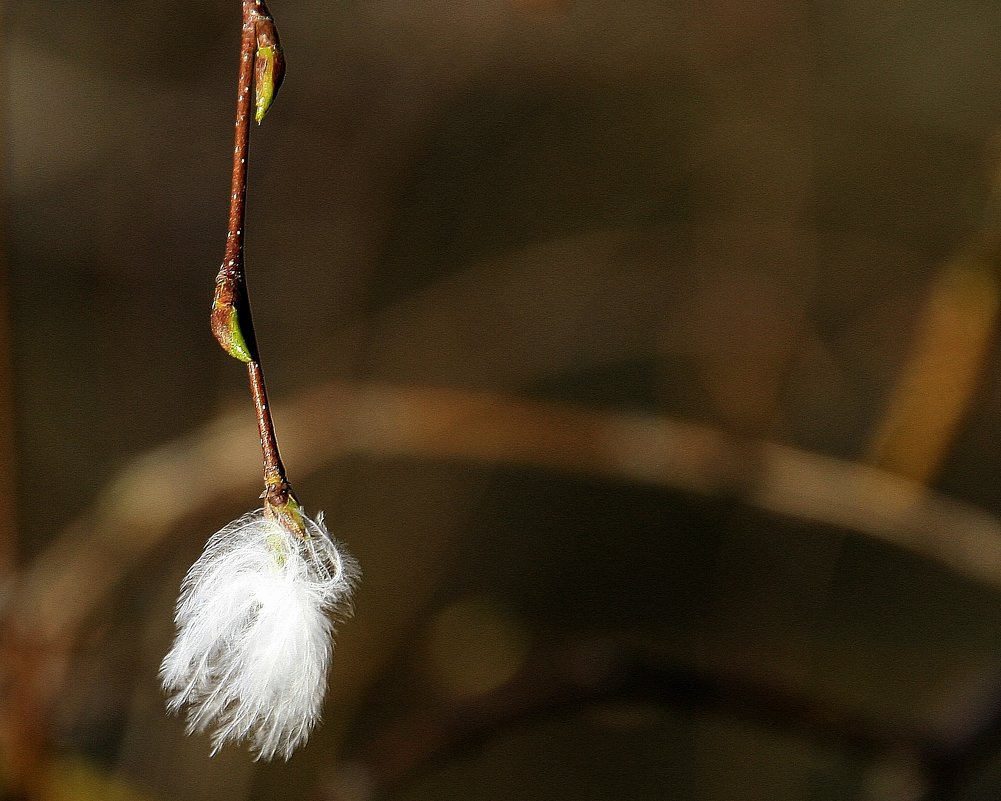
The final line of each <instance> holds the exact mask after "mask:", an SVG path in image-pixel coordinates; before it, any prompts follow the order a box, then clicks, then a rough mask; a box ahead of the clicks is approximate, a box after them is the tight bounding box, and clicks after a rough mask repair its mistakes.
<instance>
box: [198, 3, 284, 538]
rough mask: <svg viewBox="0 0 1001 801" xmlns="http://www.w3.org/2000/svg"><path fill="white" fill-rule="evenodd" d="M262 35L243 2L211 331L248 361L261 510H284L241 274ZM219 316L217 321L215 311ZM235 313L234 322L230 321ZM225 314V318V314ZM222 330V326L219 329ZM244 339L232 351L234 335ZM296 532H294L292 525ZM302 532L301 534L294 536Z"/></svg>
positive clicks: (259, 19) (259, 8)
mask: <svg viewBox="0 0 1001 801" xmlns="http://www.w3.org/2000/svg"><path fill="white" fill-rule="evenodd" d="M262 32H264V33H267V34H271V35H276V34H275V33H274V23H273V22H272V20H271V17H270V14H269V12H268V9H267V6H266V5H265V4H264V3H263V2H262V0H243V30H242V36H241V41H240V74H239V80H238V83H237V97H236V126H235V127H236V133H235V145H234V147H233V181H232V186H231V189H230V203H229V227H228V230H227V233H226V251H225V255H224V256H223V263H222V266H221V267H220V268H219V275H218V277H217V278H216V296H215V303H214V304H213V331H215V333H216V337H217V338H218V339H219V340H220V343H221V344H222V345H223V347H224V348H225V349H226V350H227V351H228V352H230V353H231V354H232V355H236V356H237V358H241V360H243V361H246V363H247V374H248V377H249V379H250V393H251V396H252V398H253V401H254V412H255V414H256V416H257V427H258V431H259V432H260V435H261V453H262V455H263V459H264V484H265V491H264V495H263V497H264V498H265V506H266V507H268V508H269V509H275V508H284V507H286V506H287V505H288V504H289V502H290V501H295V495H294V493H293V491H292V487H291V485H290V484H289V482H288V478H287V476H286V473H285V466H284V464H283V463H282V459H281V454H280V453H279V450H278V439H277V437H276V435H275V426H274V421H273V420H272V418H271V409H270V407H269V405H268V392H267V388H266V386H265V382H264V368H263V367H262V366H261V360H260V354H259V352H258V348H257V337H256V335H255V332H254V319H253V315H252V314H251V309H250V301H249V297H248V294H247V285H246V277H245V270H244V248H243V243H244V221H245V217H246V200H247V160H248V158H249V151H250V120H251V93H252V88H253V82H254V67H255V58H256V52H257V48H258V44H259V39H260V37H261V36H262ZM219 312H221V313H222V316H221V317H218V316H217V313H219ZM234 312H235V318H233V317H232V315H233V313H234ZM227 313H228V316H227ZM220 325H221V326H222V327H221V328H220V327H218V326H220ZM234 331H235V332H236V336H238V337H240V338H242V340H243V342H242V343H240V344H241V345H245V348H244V349H242V350H241V348H239V347H237V348H236V350H237V351H239V353H240V354H241V355H238V354H237V353H234V349H233V336H234V333H233V332H234ZM293 527H294V528H298V526H295V525H294V524H293ZM297 533H301V532H297Z"/></svg>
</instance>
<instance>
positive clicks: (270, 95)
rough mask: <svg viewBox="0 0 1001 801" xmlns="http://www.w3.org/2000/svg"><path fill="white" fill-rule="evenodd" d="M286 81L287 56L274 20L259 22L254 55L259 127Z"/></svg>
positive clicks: (255, 98)
mask: <svg viewBox="0 0 1001 801" xmlns="http://www.w3.org/2000/svg"><path fill="white" fill-rule="evenodd" d="M283 80H285V55H284V53H283V52H282V46H281V42H279V41H278V29H277V28H275V23H274V20H272V19H271V18H270V17H264V18H262V19H260V20H258V22H257V52H256V53H255V54H254V120H255V121H256V122H257V124H258V125H260V124H261V121H262V120H263V119H264V115H265V114H267V113H268V109H269V108H271V104H272V103H273V102H274V100H275V95H277V94H278V90H279V89H280V88H281V85H282V81H283Z"/></svg>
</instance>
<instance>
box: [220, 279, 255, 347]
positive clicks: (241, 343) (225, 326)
mask: <svg viewBox="0 0 1001 801" xmlns="http://www.w3.org/2000/svg"><path fill="white" fill-rule="evenodd" d="M209 321H210V324H211V326H212V333H213V334H214V335H215V338H216V341H217V342H218V343H219V344H220V345H221V346H222V349H223V350H224V351H226V353H228V354H229V355H230V356H232V357H233V358H234V359H238V360H239V361H241V362H244V363H246V362H249V361H252V360H253V358H254V357H253V354H252V353H251V352H250V348H249V347H248V346H247V340H246V338H245V337H244V336H243V331H242V330H240V317H239V315H238V314H237V311H236V282H235V280H234V279H232V278H228V277H226V276H224V275H222V274H220V276H219V278H218V279H217V280H216V286H215V297H214V298H213V299H212V314H211V316H210V317H209Z"/></svg>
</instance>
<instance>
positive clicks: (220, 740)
mask: <svg viewBox="0 0 1001 801" xmlns="http://www.w3.org/2000/svg"><path fill="white" fill-rule="evenodd" d="M303 519H304V521H305V524H306V531H307V533H308V535H309V536H308V538H307V539H305V540H303V539H300V538H298V537H296V536H295V535H294V534H291V533H290V532H288V531H286V530H285V528H284V527H283V526H281V525H280V524H278V523H276V522H275V521H273V520H271V519H270V518H269V517H267V516H265V514H264V511H263V510H262V509H258V510H257V511H255V512H250V513H249V514H246V515H244V516H243V517H241V518H240V519H239V520H235V521H234V522H232V523H230V524H229V525H227V526H226V527H225V528H223V529H222V530H220V531H219V532H217V533H216V534H215V535H213V536H212V538H211V539H210V540H209V541H208V544H207V545H206V546H205V552H204V553H203V554H202V555H201V557H200V558H199V559H198V561H197V562H195V563H194V565H192V566H191V569H190V570H189V571H188V575H187V576H185V578H184V582H183V583H182V584H181V596H180V598H179V599H178V601H177V611H176V614H175V616H174V620H175V622H176V623H177V637H176V638H175V640H174V645H173V647H172V648H171V649H170V652H169V653H168V654H167V656H166V657H164V660H163V664H162V665H161V666H160V679H161V681H162V683H163V687H164V690H166V691H167V693H168V694H169V695H170V699H169V701H168V704H167V708H168V709H169V710H170V711H172V712H176V711H178V710H180V709H181V708H182V707H187V709H188V733H189V734H190V733H191V732H193V731H204V730H205V729H207V728H211V729H212V754H213V755H215V754H216V752H218V750H219V749H220V748H221V747H222V745H223V744H224V743H226V742H239V741H243V740H246V741H248V743H249V745H250V749H251V751H252V752H253V753H254V755H255V759H264V760H269V759H271V758H272V757H274V756H275V755H276V754H277V755H280V756H282V757H284V758H285V759H288V758H289V757H290V756H291V755H292V752H293V751H294V750H295V749H296V748H297V747H298V746H300V745H302V743H304V742H305V741H306V738H307V737H309V733H310V731H311V730H312V728H313V726H314V725H315V724H316V722H317V720H319V717H320V710H321V707H322V704H323V696H324V695H325V693H326V689H327V668H328V666H329V664H330V657H331V654H332V652H333V641H332V636H333V628H334V619H335V618H336V617H344V616H346V615H348V614H350V611H351V606H350V600H351V591H352V589H353V586H354V582H355V581H356V580H357V578H358V575H359V573H358V567H357V564H356V563H355V561H354V560H353V559H352V558H351V557H350V556H349V555H348V554H346V553H345V552H343V551H342V550H339V549H338V546H337V544H336V543H335V542H334V540H333V539H331V537H330V535H329V534H328V533H327V530H326V528H325V527H324V525H323V515H322V514H320V515H319V516H318V517H317V518H316V520H315V521H313V520H310V519H308V518H305V517H304V518H303Z"/></svg>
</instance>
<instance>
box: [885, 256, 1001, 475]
mask: <svg viewBox="0 0 1001 801" xmlns="http://www.w3.org/2000/svg"><path fill="white" fill-rule="evenodd" d="M997 315H998V281H997V277H996V276H995V275H994V273H993V271H992V270H991V268H990V267H988V266H987V265H986V264H984V263H983V262H982V261H981V260H980V259H977V258H975V257H971V258H969V259H958V260H956V261H954V262H951V263H949V264H947V265H946V266H945V267H944V268H943V269H942V271H941V272H940V273H939V275H938V276H937V277H936V279H935V281H934V283H933V284H932V286H931V289H930V290H929V297H928V300H927V302H926V304H925V308H924V310H923V312H922V316H921V319H920V321H919V324H918V329H917V332H916V336H915V341H914V344H913V346H912V350H911V353H910V355H909V357H908V359H907V361H906V363H905V364H904V367H903V370H902V372H901V375H900V378H899V379H898V381H897V384H896V386H895V387H894V389H893V392H892V394H891V397H890V402H889V405H888V408H887V411H886V413H885V414H884V416H883V419H882V421H881V422H880V426H879V428H878V429H877V432H876V434H875V436H874V437H873V440H872V443H871V445H870V449H869V462H870V463H871V464H873V465H875V466H877V467H880V468H882V469H884V470H889V471H891V472H894V473H897V474H898V475H902V476H906V477H907V478H910V479H913V480H914V481H917V482H920V483H924V484H927V483H928V482H929V481H931V480H932V479H933V478H934V475H935V473H936V471H937V470H938V468H939V466H940V464H941V462H942V460H943V459H944V458H945V454H946V453H947V451H948V448H949V444H950V442H951V441H952V438H953V436H954V434H955V431H956V428H957V427H958V426H959V424H960V423H961V422H962V419H963V417H964V416H965V414H966V411H967V409H968V407H969V405H970V402H971V400H972V398H973V395H974V393H975V392H976V388H977V385H978V383H979V379H980V375H981V372H982V370H983V365H984V362H985V360H986V358H987V355H988V349H989V348H990V346H991V342H992V341H993V332H994V328H995V324H996V321H997Z"/></svg>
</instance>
